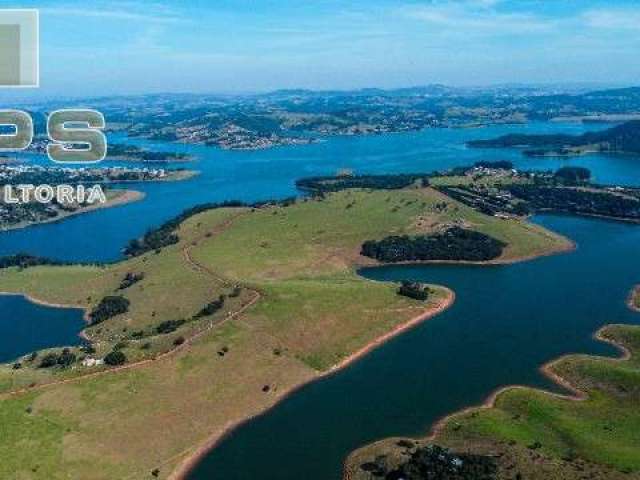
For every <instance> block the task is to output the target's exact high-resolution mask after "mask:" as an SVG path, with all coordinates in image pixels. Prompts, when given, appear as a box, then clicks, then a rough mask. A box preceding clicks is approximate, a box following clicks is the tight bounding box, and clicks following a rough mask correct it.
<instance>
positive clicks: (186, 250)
mask: <svg viewBox="0 0 640 480" xmlns="http://www.w3.org/2000/svg"><path fill="white" fill-rule="evenodd" d="M244 214H245V213H244V212H243V213H239V214H237V215H234V216H232V217H230V218H228V219H226V220H225V221H224V222H222V223H220V224H219V225H216V226H215V227H214V229H213V230H211V231H209V232H207V233H205V234H203V235H201V236H200V237H197V239H195V240H192V241H191V242H190V243H188V244H187V245H186V246H184V247H183V248H182V256H183V259H184V262H185V266H186V267H187V268H190V269H192V270H195V271H197V272H199V273H202V274H204V275H207V276H209V277H211V278H213V279H214V280H215V281H216V282H218V283H221V284H222V285H225V286H229V285H232V284H234V283H233V282H231V281H230V280H228V279H226V278H224V277H222V276H221V275H219V274H218V273H216V272H215V271H213V270H212V269H210V268H209V267H208V266H206V265H203V264H201V263H198V262H197V261H196V260H195V259H194V258H193V256H192V255H191V250H192V249H193V247H194V246H196V245H197V244H198V242H199V241H200V240H202V239H204V238H209V237H211V236H212V235H217V234H220V233H222V232H224V231H225V230H226V229H227V228H229V227H230V226H231V225H232V224H233V222H234V221H235V220H236V219H237V218H238V217H240V216H242V215H244ZM242 288H244V289H245V290H248V291H250V292H251V293H252V297H251V298H250V299H249V300H248V301H247V302H244V303H243V304H242V305H241V306H240V308H239V309H238V310H236V311H234V312H229V313H228V314H227V316H226V317H225V318H223V319H222V320H219V321H213V320H210V321H209V322H208V323H207V325H206V326H205V327H204V328H203V329H201V330H200V331H198V332H197V333H195V334H193V335H192V336H191V337H189V338H187V339H186V340H185V342H184V343H183V344H181V345H178V346H176V347H175V348H173V349H171V350H168V351H166V352H164V353H161V354H160V355H158V356H156V357H153V358H148V359H145V360H140V361H138V362H134V363H129V364H126V365H122V366H119V367H113V368H109V369H105V370H101V371H98V372H93V373H87V374H84V375H78V376H77V377H73V378H68V379H65V380H57V381H52V382H45V383H41V384H38V385H34V386H29V387H24V388H20V389H16V390H12V391H9V392H5V393H3V394H1V395H0V399H4V398H7V397H13V396H16V395H20V394H24V393H27V392H33V391H37V390H42V389H45V388H49V387H53V386H56V385H65V384H71V383H76V382H79V381H82V380H86V379H89V378H95V377H100V376H102V375H108V374H113V373H117V372H122V371H125V370H133V369H136V368H141V367H144V366H146V365H149V364H151V363H155V362H158V361H161V360H164V359H167V358H169V357H172V356H174V355H176V354H177V353H179V352H181V351H183V350H185V349H187V348H189V347H190V346H191V344H192V343H193V342H194V341H195V340H197V339H199V338H201V337H202V336H203V335H205V334H207V333H209V332H210V331H211V329H212V328H213V327H216V326H219V325H224V324H225V323H227V322H229V321H231V320H234V319H236V318H238V317H239V316H240V315H242V314H243V313H244V312H245V311H247V310H248V309H249V308H251V307H252V306H253V305H255V304H256V303H257V302H258V301H259V300H260V299H261V298H262V294H261V293H260V292H259V291H257V290H254V289H251V288H247V287H242ZM27 298H29V300H31V301H33V302H35V303H39V304H43V305H48V306H53V307H57V308H77V307H73V306H69V305H60V304H52V303H47V302H42V301H40V300H37V299H34V298H32V297H27ZM87 313H88V312H85V318H86V315H87ZM85 338H86V337H85Z"/></svg>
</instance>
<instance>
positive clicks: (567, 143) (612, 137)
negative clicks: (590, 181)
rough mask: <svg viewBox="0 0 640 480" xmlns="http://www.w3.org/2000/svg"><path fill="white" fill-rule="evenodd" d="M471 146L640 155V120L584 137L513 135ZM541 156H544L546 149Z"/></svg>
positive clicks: (475, 141)
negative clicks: (595, 151)
mask: <svg viewBox="0 0 640 480" xmlns="http://www.w3.org/2000/svg"><path fill="white" fill-rule="evenodd" d="M468 145H469V146H470V147H475V148H516V147H517V148H536V149H547V150H551V149H555V150H557V149H571V151H567V152H564V153H571V152H573V153H580V151H579V149H587V148H589V149H590V150H598V151H603V152H604V151H607V152H620V153H640V120H633V121H630V122H626V123H623V124H621V125H617V126H615V127H612V128H609V129H607V130H603V131H599V132H588V133H585V134H582V135H524V134H511V135H505V136H502V137H499V138H495V139H492V140H474V141H471V142H469V143H468ZM537 153H544V150H542V151H537Z"/></svg>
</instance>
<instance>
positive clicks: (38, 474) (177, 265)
mask: <svg viewBox="0 0 640 480" xmlns="http://www.w3.org/2000/svg"><path fill="white" fill-rule="evenodd" d="M446 225H465V226H467V227H469V228H473V229H476V230H479V231H482V232H484V233H488V234H490V235H494V236H495V237H496V238H499V239H501V240H504V241H506V242H508V243H509V247H508V248H507V250H506V252H505V257H504V258H503V260H505V261H509V260H514V259H517V258H519V257H527V256H530V255H539V254H545V253H550V252H553V251H561V250H563V249H565V248H567V246H568V245H569V244H568V242H567V241H566V240H565V239H563V238H561V237H558V236H556V235H554V234H552V233H550V232H547V231H545V230H543V229H541V228H539V227H534V226H531V225H529V224H527V223H524V222H520V221H516V220H500V219H497V218H494V217H487V216H485V215H482V214H479V213H477V212H475V211H473V210H471V209H469V208H467V207H464V206H462V205H460V204H458V203H457V202H454V201H452V200H450V199H448V198H447V197H444V196H442V195H441V194H439V193H437V192H435V191H434V190H431V189H408V190H402V191H372V192H369V191H345V192H341V193H337V194H333V195H330V196H328V197H327V198H326V199H324V200H304V201H302V200H301V201H299V202H297V203H296V204H294V205H291V206H288V207H277V206H270V207H264V208H259V209H249V208H224V209H217V210H209V211H206V212H204V213H201V214H199V215H197V216H194V217H192V218H190V219H188V220H187V221H185V222H184V223H183V224H182V226H181V227H180V229H179V232H178V233H179V236H180V242H179V243H178V244H176V245H173V246H170V247H167V248H164V249H162V251H160V252H159V253H157V252H150V253H147V254H145V255H143V256H141V257H137V258H133V259H130V260H127V261H123V262H120V263H118V264H115V265H109V266H106V267H94V266H87V267H80V266H64V267H33V268H28V269H24V270H19V269H16V268H12V269H6V270H3V271H0V291H5V292H19V293H25V294H28V295H29V296H31V297H32V298H35V299H38V300H40V301H44V302H49V303H52V304H66V305H73V306H78V307H81V308H85V309H91V308H93V307H95V305H96V304H97V303H98V302H99V301H100V299H102V298H103V297H104V296H106V295H114V294H120V295H123V296H125V297H126V298H127V299H128V300H129V301H130V309H129V311H128V312H127V313H125V314H121V315H118V316H115V317H113V318H111V319H109V320H107V321H105V322H104V323H102V324H100V325H97V326H94V327H90V328H88V329H87V330H86V334H87V336H88V337H89V338H90V339H91V340H92V341H93V343H94V345H95V347H96V350H97V352H96V353H95V356H97V357H101V356H102V355H104V354H105V353H107V352H109V351H110V350H111V349H113V348H114V346H116V345H117V346H118V348H119V349H121V350H122V351H123V352H124V353H125V354H126V356H127V358H128V365H129V366H128V367H127V368H124V369H119V370H115V371H104V370H105V369H106V367H104V366H97V367H82V366H80V365H79V364H75V365H74V366H72V367H70V368H66V369H41V368H37V362H38V360H37V359H36V360H35V361H32V362H31V361H29V360H27V359H21V361H22V362H23V364H22V368H21V369H18V370H16V369H13V368H11V366H10V365H6V366H3V367H0V392H4V393H2V394H0V421H1V422H2V423H1V424H2V425H3V428H4V430H3V435H0V478H11V479H20V480H23V479H47V480H50V479H53V480H57V479H68V478H81V479H83V480H84V479H88V480H93V479H95V480H98V479H100V480H102V479H113V478H120V479H128V478H131V479H133V478H135V479H140V478H154V477H153V476H152V471H153V470H154V469H159V471H158V472H157V477H159V478H167V476H168V475H169V474H170V473H171V472H172V471H173V470H175V468H176V467H177V466H178V465H180V463H181V462H182V461H183V460H184V459H185V458H187V457H189V455H191V454H193V453H194V452H195V451H196V449H197V448H198V446H201V445H202V444H203V443H205V442H206V441H207V440H210V439H212V438H215V437H217V436H220V435H221V434H222V433H223V432H224V431H226V430H227V429H228V428H229V427H230V426H232V425H234V424H236V423H238V422H239V421H241V420H243V419H245V418H247V417H248V416H251V415H255V414H257V413H259V412H261V411H264V409H266V408H268V407H269V406H271V405H273V404H274V403H276V402H277V401H278V400H279V399H281V398H282V397H283V396H284V395H286V394H287V392H289V391H291V389H293V388H295V387H296V386H299V385H301V384H302V383H304V382H307V381H310V380H312V379H315V378H318V377H319V375H321V374H322V373H324V372H327V371H328V370H330V369H331V367H333V366H334V365H336V364H338V363H340V362H341V361H342V360H344V359H345V358H347V357H348V356H350V355H351V354H352V353H353V352H356V351H358V350H360V349H362V348H363V347H365V346H366V345H368V344H370V343H371V342H374V341H375V340H376V339H377V338H379V337H381V336H382V335H384V334H386V333H388V332H389V331H391V330H393V329H394V328H396V327H398V326H399V325H402V324H404V323H405V322H407V321H409V320H410V319H413V318H415V317H417V316H420V315H422V314H424V313H425V312H428V311H435V310H437V309H438V307H439V306H441V305H442V304H444V303H445V301H446V299H447V297H448V292H447V291H446V290H445V289H442V288H439V287H433V294H432V295H431V296H430V298H429V300H428V301H427V302H426V303H425V302H420V301H416V300H412V299H408V298H406V297H401V296H399V295H397V294H396V288H397V287H396V285H393V284H385V283H378V282H372V281H369V280H366V279H363V278H361V277H359V276H358V275H357V274H356V269H357V267H358V266H359V265H363V264H371V260H368V259H364V258H362V257H360V255H359V249H360V245H361V244H362V242H363V241H365V240H369V239H378V238H383V237H385V236H388V235H392V234H403V233H408V234H411V233H420V232H429V231H434V230H437V229H439V228H442V227H443V226H446ZM128 273H135V274H144V278H143V279H142V280H141V281H139V282H137V283H135V284H134V285H132V286H130V287H129V288H127V289H125V290H118V287H119V285H120V282H121V281H122V280H123V278H124V277H125V276H126V275H127V274H128ZM236 286H239V287H240V289H239V291H238V295H237V296H234V294H233V292H234V291H236V290H237V289H236ZM221 294H224V295H227V297H226V301H225V304H224V307H223V308H222V309H221V310H220V311H218V312H216V313H215V314H214V315H213V316H211V317H205V318H202V319H194V320H191V319H192V318H193V316H194V315H195V314H196V313H197V312H198V311H200V309H201V308H202V307H203V306H204V305H205V304H206V303H208V302H210V301H211V300H213V299H215V298H217V297H218V296H219V295H221ZM176 319H189V321H188V322H186V323H185V324H184V325H182V326H181V327H180V328H179V329H178V330H176V331H175V332H172V333H170V334H166V335H162V334H158V333H157V332H156V331H155V328H156V327H157V326H158V324H159V323H160V322H163V321H166V320H176ZM140 332H141V333H140ZM134 333H135V335H134ZM178 337H183V338H185V339H186V342H185V343H183V344H182V345H181V346H180V347H179V348H177V349H174V343H175V341H176V339H177V338H178ZM76 352H77V354H78V355H79V356H80V355H82V352H80V351H79V350H76ZM135 362H141V363H138V364H136V363H135ZM90 374H93V375H90ZM61 381H64V383H61ZM47 382H56V383H53V384H51V385H48V386H42V387H38V385H41V384H43V383H47ZM29 385H35V386H36V388H31V389H27V390H26V391H21V392H19V393H17V394H11V393H9V392H12V391H16V390H17V389H20V388H23V387H25V386H29ZM5 425H6V428H5V427H4V426H5ZM4 432H7V434H4Z"/></svg>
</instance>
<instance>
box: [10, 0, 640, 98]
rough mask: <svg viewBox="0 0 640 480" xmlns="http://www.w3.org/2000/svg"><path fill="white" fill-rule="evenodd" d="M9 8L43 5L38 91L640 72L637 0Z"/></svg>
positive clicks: (542, 79)
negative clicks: (39, 89) (39, 88)
mask: <svg viewBox="0 0 640 480" xmlns="http://www.w3.org/2000/svg"><path fill="white" fill-rule="evenodd" d="M2 3H5V2H4V1H3V2H2ZM183 3H184V5H183ZM7 6H8V7H18V6H19V7H32V8H33V7H35V8H39V9H40V12H41V17H40V21H41V93H42V94H47V95H51V94H53V95H57V94H62V95H65V94H66V95H109V94H114V93H144V92H158V91H193V92H251V91H264V90H272V89H277V88H296V87H302V88H313V89H328V88H340V89H345V88H357V87H368V86H372V87H373V86H375V87H384V88H389V87H400V86H412V85H424V84H429V83H445V84H451V85H486V84H495V83H512V82H517V83H557V82H568V83H575V82H580V83H581V82H594V83H611V84H640V81H639V80H640V60H639V58H638V52H640V2H637V1H630V0H620V1H601V0H597V1H596V0H511V1H509V0H432V1H428V0H425V1H412V0H395V1H392V0H366V1H361V2H355V1H352V2H349V1H346V0H343V1H338V0H280V1H277V0H262V1H252V0H215V1H205V0H191V1H188V2H177V1H154V2H151V1H149V2H147V1H142V0H123V1H104V2H103V1H92V0H84V1H76V0H56V1H53V0H39V1H24V2H22V3H21V4H20V5H7ZM3 93H4V92H3Z"/></svg>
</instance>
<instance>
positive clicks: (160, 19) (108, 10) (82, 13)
mask: <svg viewBox="0 0 640 480" xmlns="http://www.w3.org/2000/svg"><path fill="white" fill-rule="evenodd" d="M40 13H41V14H42V15H43V16H61V17H67V18H70V19H73V18H96V19H104V20H118V21H131V22H136V23H155V24H171V23H182V22H184V21H185V18H183V17H182V16H181V15H180V14H179V13H178V12H177V11H176V10H173V9H171V8H169V7H168V6H167V5H165V4H155V3H145V2H131V1H122V2H110V3H97V4H95V5H92V6H91V7H87V6H82V7H81V6H78V5H75V4H60V5H56V6H55V7H45V8H41V9H40Z"/></svg>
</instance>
